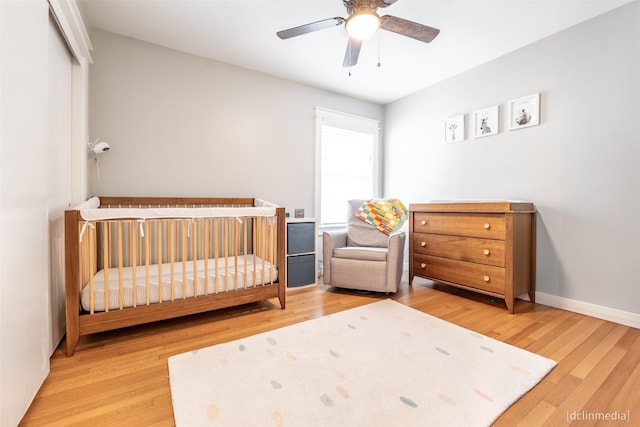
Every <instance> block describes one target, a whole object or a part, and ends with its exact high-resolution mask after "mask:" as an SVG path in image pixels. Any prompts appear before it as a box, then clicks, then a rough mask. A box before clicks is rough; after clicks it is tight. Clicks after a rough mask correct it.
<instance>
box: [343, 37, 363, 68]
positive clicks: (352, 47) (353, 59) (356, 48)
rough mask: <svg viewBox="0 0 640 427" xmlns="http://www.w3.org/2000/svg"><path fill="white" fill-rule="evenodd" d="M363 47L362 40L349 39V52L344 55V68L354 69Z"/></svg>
mask: <svg viewBox="0 0 640 427" xmlns="http://www.w3.org/2000/svg"><path fill="white" fill-rule="evenodd" d="M361 47H362V40H356V39H353V38H349V43H348V44H347V51H346V52H345V53H344V61H343V62H342V66H343V67H345V68H347V67H353V66H354V65H356V64H357V63H358V57H359V56H360V48H361Z"/></svg>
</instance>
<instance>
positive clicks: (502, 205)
mask: <svg viewBox="0 0 640 427" xmlns="http://www.w3.org/2000/svg"><path fill="white" fill-rule="evenodd" d="M409 211H410V213H409V284H410V285H411V284H412V283H413V278H414V277H415V276H418V277H423V278H425V279H429V280H433V281H435V282H440V283H444V284H447V285H452V286H456V287H459V288H463V289H468V290H472V291H476V292H480V293H483V294H486V295H491V296H495V297H498V298H502V299H504V301H505V304H506V305H507V309H508V310H509V313H513V308H514V300H515V297H517V296H519V295H522V294H524V293H528V294H529V298H530V299H531V301H535V273H536V250H535V244H536V232H535V230H536V210H535V207H534V205H533V203H525V202H511V201H487V202H434V203H419V204H412V205H410V206H409Z"/></svg>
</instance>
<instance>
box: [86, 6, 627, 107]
mask: <svg viewBox="0 0 640 427" xmlns="http://www.w3.org/2000/svg"><path fill="white" fill-rule="evenodd" d="M629 2H630V0H601V1H596V0H554V1H551V0H537V1H527V0H497V1H487V0H429V1H418V0H399V1H398V2H397V3H395V4H394V5H392V6H390V7H387V8H384V9H379V10H378V13H379V14H380V15H394V16H398V17H400V18H405V19H409V20H412V21H416V22H419V23H422V24H425V25H429V26H432V27H436V28H439V29H440V34H439V35H438V37H436V39H435V40H434V41H433V42H431V43H429V44H426V43H421V42H418V41H416V40H413V39H410V38H407V37H403V36H400V35H397V34H394V33H390V32H387V31H379V34H378V35H375V36H374V37H372V38H371V39H369V40H366V41H365V42H364V44H363V47H362V51H361V53H360V60H359V62H358V65H356V66H355V67H353V68H352V69H351V70H349V69H344V68H342V59H343V57H344V52H345V49H346V45H347V35H346V32H345V31H344V26H339V27H335V28H330V29H325V30H321V31H317V32H314V33H310V34H306V35H302V36H299V37H295V38H292V39H288V40H280V39H279V38H278V37H277V36H276V34H275V33H276V32H277V31H279V30H283V29H287V28H291V27H295V26H298V25H302V24H306V23H309V22H314V21H319V20H322V19H326V18H332V17H336V16H342V17H346V16H347V14H346V10H345V8H344V6H343V5H342V1H341V0H253V1H251V0H232V1H229V0H80V1H79V4H80V8H81V10H82V12H83V14H84V17H85V20H86V25H87V26H88V27H93V28H98V29H101V30H105V31H110V32H113V33H117V34H121V35H125V36H128V37H132V38H135V39H139V40H143V41H147V42H150V43H155V44H158V45H161V46H165V47H169V48H173V49H177V50H180V51H184V52H188V53H191V54H195V55H199V56H203V57H208V58H212V59H215V60H218V61H222V62H226V63H229V64H234V65H238V66H240V67H245V68H249V69H252V70H257V71H261V72H264V73H268V74H271V75H274V76H279V77H283V78H286V79H289V80H293V81H298V82H302V83H306V84H309V85H313V86H318V87H321V88H324V89H329V90H332V91H335V92H338V93H343V94H347V95H350V96H354V97H357V98H361V99H365V100H369V101H373V102H377V103H380V104H386V103H388V102H391V101H394V100H396V99H398V98H401V97H403V96H405V95H408V94H410V93H413V92H415V91H417V90H420V89H423V88H425V87H428V86H430V85H433V84H435V83H437V82H439V81H442V80H444V79H446V78H449V77H451V76H454V75H456V74H459V73H461V72H463V71H465V70H468V69H470V68H473V67H476V66H478V65H480V64H482V63H485V62H487V61H490V60H492V59H494V58H497V57H499V56H502V55H504V54H506V53H508V52H512V51H514V50H516V49H519V48H521V47H523V46H525V45H528V44H531V43H533V42H535V41H537V40H540V39H542V38H544V37H546V36H548V35H550V34H553V33H555V32H558V31H560V30H563V29H565V28H568V27H570V26H572V25H575V24H577V23H580V22H582V21H585V20H587V19H590V18H592V17H594V16H596V15H599V14H602V13H604V12H607V11H608V10H611V9H613V8H616V7H619V6H621V5H623V4H625V3H629ZM378 52H379V55H380V62H381V66H380V67H377V66H376V64H377V62H378ZM349 71H351V76H349Z"/></svg>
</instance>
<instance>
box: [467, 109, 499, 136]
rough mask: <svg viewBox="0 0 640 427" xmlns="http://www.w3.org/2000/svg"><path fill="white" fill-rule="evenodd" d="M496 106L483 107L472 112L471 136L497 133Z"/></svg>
mask: <svg viewBox="0 0 640 427" xmlns="http://www.w3.org/2000/svg"><path fill="white" fill-rule="evenodd" d="M498 117H499V116H498V106H497V105H494V106H493V107H488V108H484V109H482V110H478V111H475V112H474V113H473V136H474V137H475V138H481V137H483V136H489V135H495V134H497V133H498V126H499V123H498Z"/></svg>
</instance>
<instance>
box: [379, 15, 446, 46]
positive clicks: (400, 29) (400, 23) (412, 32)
mask: <svg viewBox="0 0 640 427" xmlns="http://www.w3.org/2000/svg"><path fill="white" fill-rule="evenodd" d="M380 20H381V21H382V25H381V26H380V28H382V29H383V30H387V31H391V32H394V33H397V34H401V35H403V36H407V37H411V38H412V39H416V40H419V41H421V42H425V43H429V42H430V41H431V40H433V39H435V38H436V36H437V35H438V33H440V30H438V29H437V28H433V27H428V26H426V25H422V24H418V23H417V22H413V21H409V20H407V19H402V18H397V17H395V16H391V15H385V16H383V17H381V18H380Z"/></svg>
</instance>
